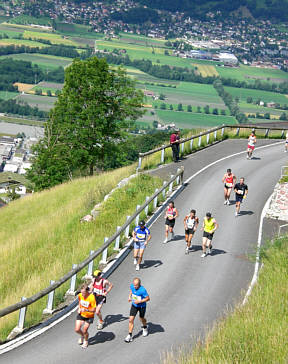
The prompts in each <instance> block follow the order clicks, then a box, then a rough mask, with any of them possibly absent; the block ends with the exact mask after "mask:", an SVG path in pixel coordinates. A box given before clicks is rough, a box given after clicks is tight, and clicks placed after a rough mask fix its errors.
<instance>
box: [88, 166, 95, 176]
mask: <svg viewBox="0 0 288 364" xmlns="http://www.w3.org/2000/svg"><path fill="white" fill-rule="evenodd" d="M89 174H90V176H93V174H94V165H93V164H92V163H91V164H90V173H89Z"/></svg>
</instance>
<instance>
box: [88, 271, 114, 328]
mask: <svg viewBox="0 0 288 364" xmlns="http://www.w3.org/2000/svg"><path fill="white" fill-rule="evenodd" d="M112 288H113V284H112V283H111V282H109V281H108V279H105V278H103V277H102V272H101V271H100V270H95V272H94V273H93V281H92V291H93V294H94V297H95V300H96V304H97V307H96V315H97V316H98V319H99V322H98V325H97V330H102V329H103V326H104V321H103V318H102V314H101V308H102V306H103V303H106V296H107V294H108V293H109V292H110V291H111V289H112Z"/></svg>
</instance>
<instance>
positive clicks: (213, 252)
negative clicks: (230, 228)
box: [210, 248, 227, 256]
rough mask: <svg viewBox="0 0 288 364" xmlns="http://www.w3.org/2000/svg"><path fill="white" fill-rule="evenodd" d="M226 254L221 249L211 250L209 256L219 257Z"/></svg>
mask: <svg viewBox="0 0 288 364" xmlns="http://www.w3.org/2000/svg"><path fill="white" fill-rule="evenodd" d="M226 253H227V252H226V251H225V250H221V249H214V248H213V249H212V252H211V254H210V255H211V256H214V255H219V254H226Z"/></svg>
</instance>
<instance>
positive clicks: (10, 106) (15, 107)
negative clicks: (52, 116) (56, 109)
mask: <svg viewBox="0 0 288 364" xmlns="http://www.w3.org/2000/svg"><path fill="white" fill-rule="evenodd" d="M0 110H1V112H2V113H6V114H13V115H23V116H33V117H37V118H38V119H47V117H48V113H47V112H45V111H42V110H39V109H38V107H36V106H35V107H31V106H29V105H28V104H27V103H25V104H24V105H21V104H19V103H17V102H16V100H14V99H10V100H2V99H0Z"/></svg>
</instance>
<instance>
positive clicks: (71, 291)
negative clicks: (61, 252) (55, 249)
mask: <svg viewBox="0 0 288 364" xmlns="http://www.w3.org/2000/svg"><path fill="white" fill-rule="evenodd" d="M75 268H77V264H73V265H72V269H75ZM76 276H77V274H76V273H75V274H74V275H73V276H72V277H71V282H70V288H69V289H68V291H67V292H66V296H69V295H71V296H74V294H75V287H76Z"/></svg>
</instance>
